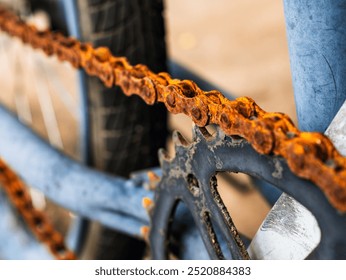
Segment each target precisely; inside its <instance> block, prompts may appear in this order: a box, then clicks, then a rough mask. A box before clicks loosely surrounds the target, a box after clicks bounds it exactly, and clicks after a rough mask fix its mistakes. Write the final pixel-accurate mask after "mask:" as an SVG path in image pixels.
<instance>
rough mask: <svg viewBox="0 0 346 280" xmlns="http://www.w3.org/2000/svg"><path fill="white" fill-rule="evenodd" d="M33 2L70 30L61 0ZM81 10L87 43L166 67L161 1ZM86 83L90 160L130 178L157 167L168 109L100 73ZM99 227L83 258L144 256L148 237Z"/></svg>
mask: <svg viewBox="0 0 346 280" xmlns="http://www.w3.org/2000/svg"><path fill="white" fill-rule="evenodd" d="M31 2H32V3H31V4H32V6H33V8H34V9H38V8H40V9H44V10H46V11H47V12H48V13H52V15H53V17H52V18H51V20H52V26H53V27H54V28H62V29H63V30H64V29H65V28H66V26H67V25H66V23H65V19H64V18H63V17H61V14H63V12H62V10H61V9H62V6H61V2H59V0H46V1H31ZM76 8H77V12H78V15H79V17H78V23H77V24H78V26H79V27H80V33H81V38H80V39H81V40H82V41H88V42H91V43H93V45H94V46H96V47H97V46H107V47H108V48H109V49H110V50H111V51H112V53H113V54H115V55H117V56H126V57H127V58H128V59H129V61H130V62H131V63H132V64H137V63H143V64H146V65H148V66H149V67H150V68H151V69H152V70H153V71H155V72H159V71H166V49H165V41H164V35H165V30H164V22H163V16H162V12H163V3H162V1H161V0H145V1H140V0H130V1H128V0H115V1H113V0H88V1H84V0H77V1H76ZM64 31H65V33H66V30H64ZM85 86H86V89H87V99H88V115H89V131H90V133H89V135H88V137H89V139H88V140H87V141H90V145H89V147H90V158H89V161H88V164H89V165H90V166H93V167H96V168H97V169H99V170H102V171H105V172H108V173H112V174H116V175H120V176H125V177H127V176H129V174H130V173H131V172H132V171H134V170H139V169H144V168H148V167H152V166H157V165H158V157H157V150H158V148H160V147H163V146H165V142H166V136H167V127H166V124H167V113H166V109H165V108H164V107H163V106H155V107H153V108H151V107H148V106H147V105H146V104H145V103H144V102H143V101H142V100H140V99H139V98H138V97H136V96H134V97H126V96H125V95H123V94H122V92H121V89H120V88H114V87H113V88H111V89H108V88H106V87H104V86H103V85H102V83H101V82H100V81H99V80H98V79H97V78H94V77H86V79H85ZM93 228H94V233H93V236H91V235H89V236H88V238H87V241H86V245H85V247H87V248H88V249H85V248H84V249H83V252H84V253H83V254H82V258H93V259H139V258H142V256H143V252H144V249H145V244H144V242H143V241H140V240H137V239H135V238H132V237H129V236H126V235H124V234H122V233H120V232H115V231H114V230H112V229H110V228H107V227H104V226H98V225H93ZM95 228H96V230H95ZM95 232H97V233H96V236H97V237H95ZM88 244H89V245H88Z"/></svg>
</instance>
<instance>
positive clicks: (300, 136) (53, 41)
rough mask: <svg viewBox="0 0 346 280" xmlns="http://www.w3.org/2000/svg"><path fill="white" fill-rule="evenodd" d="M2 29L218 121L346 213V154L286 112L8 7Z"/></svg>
mask: <svg viewBox="0 0 346 280" xmlns="http://www.w3.org/2000/svg"><path fill="white" fill-rule="evenodd" d="M0 29H2V30H3V31H5V32H7V33H8V34H9V35H11V36H15V37H17V38H19V39H21V40H22V41H23V42H24V43H27V44H30V45H31V46H32V47H33V48H36V49H41V50H42V51H43V52H45V53H46V54H47V55H48V56H51V55H56V56H57V57H58V59H59V60H61V61H68V62H70V63H71V64H72V65H73V66H74V67H76V68H83V69H84V70H85V71H86V72H87V73H88V74H89V75H92V76H97V77H99V78H100V79H101V80H102V81H103V83H104V84H105V85H106V86H107V87H112V86H114V85H117V86H120V87H121V88H122V90H123V92H124V94H125V95H127V96H130V95H133V94H135V95H138V96H140V97H141V98H142V99H143V100H144V101H145V102H146V103H147V104H149V105H153V104H155V103H156V102H162V103H164V104H165V106H166V107H167V109H168V111H169V112H171V113H173V114H178V113H183V114H185V115H187V116H189V117H190V118H191V119H192V120H193V121H194V122H195V123H196V125H198V126H200V127H203V126H206V125H208V124H217V125H219V126H220V127H221V128H222V130H223V131H224V132H225V133H226V134H227V135H230V136H240V137H243V138H245V139H246V140H247V141H248V142H250V143H251V145H252V146H253V148H254V149H255V150H256V151H257V152H259V153H261V154H267V155H269V154H271V155H276V156H281V157H283V158H285V159H286V160H287V163H288V166H289V168H290V169H291V171H292V172H293V173H294V174H296V175H297V176H299V177H301V178H305V179H308V180H310V181H312V182H313V183H314V184H316V185H317V186H318V187H319V188H320V189H321V190H322V191H323V192H324V194H325V195H326V197H327V198H328V199H329V201H330V203H331V204H332V205H333V206H334V207H335V208H336V209H338V210H339V211H341V212H345V211H346V158H344V157H342V156H341V155H340V153H339V152H338V151H337V150H336V149H335V147H334V146H333V144H332V143H331V141H330V140H329V138H328V137H326V136H324V135H323V134H321V133H314V132H312V133H309V132H302V131H299V130H298V128H296V127H295V126H294V124H293V122H292V120H291V119H290V118H289V117H288V116H287V115H285V114H282V113H268V112H265V111H264V110H262V109H261V108H260V107H259V106H258V105H257V104H256V103H255V102H254V101H253V100H252V99H251V98H248V97H240V98H237V99H235V100H234V101H231V100H228V99H227V98H226V97H224V96H223V95H222V94H221V93H220V92H219V91H216V90H213V91H209V92H205V91H203V90H201V89H200V88H199V87H198V86H197V85H196V84H195V83H194V82H193V81H190V80H178V79H173V78H171V76H170V75H169V74H168V73H163V72H162V73H158V74H155V73H153V72H151V71H150V70H149V69H148V68H147V67H146V66H145V65H142V64H138V65H135V66H132V65H130V63H129V62H128V60H127V59H126V58H124V57H115V56H113V55H112V54H111V52H110V51H109V49H107V48H105V47H99V48H93V46H92V45H91V44H90V43H82V42H79V41H78V40H76V39H74V38H71V37H65V36H63V35H62V34H61V33H58V32H51V31H49V30H46V31H39V30H37V29H36V28H35V27H34V26H30V25H27V24H26V23H25V22H24V21H23V20H21V19H20V18H19V17H18V16H16V15H15V14H13V13H12V12H10V11H8V10H6V9H5V8H0Z"/></svg>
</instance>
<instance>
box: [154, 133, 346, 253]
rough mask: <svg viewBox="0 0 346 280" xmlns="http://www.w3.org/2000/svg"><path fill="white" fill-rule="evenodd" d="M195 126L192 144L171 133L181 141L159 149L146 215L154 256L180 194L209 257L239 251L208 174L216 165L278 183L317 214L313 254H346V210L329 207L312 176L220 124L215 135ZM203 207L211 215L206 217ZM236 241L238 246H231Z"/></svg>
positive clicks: (164, 240) (161, 246) (160, 247)
mask: <svg viewBox="0 0 346 280" xmlns="http://www.w3.org/2000/svg"><path fill="white" fill-rule="evenodd" d="M195 131H196V133H197V135H198V136H197V137H196V138H195V140H194V142H193V143H191V144H190V143H187V142H186V141H185V140H181V137H177V136H176V138H178V139H180V142H179V141H178V142H176V156H175V157H174V158H173V159H169V158H166V157H165V156H164V155H161V161H162V168H163V177H162V180H161V182H160V184H159V186H158V187H157V189H156V195H155V200H154V201H155V205H154V208H153V212H152V215H151V221H152V225H151V235H150V240H151V243H152V250H153V256H154V258H157V259H163V258H165V257H166V256H167V254H168V251H167V240H168V237H169V235H168V233H169V229H170V223H171V222H170V221H171V218H172V215H173V214H172V213H174V207H175V205H176V203H177V202H178V201H180V200H181V201H183V202H184V203H185V204H186V205H187V207H188V208H189V210H190V212H191V214H192V216H193V217H194V222H195V223H196V225H197V226H198V227H199V229H200V232H201V236H202V238H203V240H204V242H205V246H206V247H207V249H208V252H209V254H210V257H211V258H222V257H223V255H222V253H227V252H228V253H230V255H232V257H233V258H240V257H241V254H240V253H239V252H242V245H240V244H241V243H238V242H234V240H237V237H238V235H237V233H236V229H235V228H234V227H233V225H232V222H231V217H230V216H229V214H228V213H227V210H226V209H225V208H224V206H223V203H222V201H221V199H220V198H219V196H218V194H217V188H216V187H215V181H214V180H213V176H214V175H215V173H216V172H218V171H231V172H242V173H246V174H249V175H251V176H255V177H258V178H261V179H264V180H266V181H268V182H269V183H271V184H273V185H275V186H277V187H278V188H279V189H280V190H282V191H283V192H285V193H286V194H288V195H289V196H291V197H293V198H294V199H296V200H297V201H298V202H299V203H301V204H302V205H304V206H305V207H306V208H307V209H308V210H309V211H311V213H312V214H313V215H314V217H315V218H316V221H317V223H318V225H319V227H320V229H321V241H320V243H319V244H318V246H317V247H316V248H315V250H314V251H313V253H312V257H313V258H318V259H345V258H346V240H345V238H344V236H345V234H346V215H345V214H342V213H340V212H339V211H337V210H336V209H335V208H333V207H332V205H331V204H330V203H329V202H328V200H327V199H326V197H325V196H324V194H323V193H322V192H321V190H319V189H318V188H316V187H315V186H314V185H313V184H312V183H311V182H309V181H307V180H303V179H300V178H298V177H297V176H295V175H294V174H293V173H292V172H291V171H290V170H289V168H288V166H287V163H286V162H285V160H284V159H283V158H280V157H275V156H266V155H261V154H259V153H257V152H256V151H255V150H254V149H253V147H252V146H251V145H250V144H249V143H248V142H247V141H246V140H244V139H235V138H231V137H228V136H225V134H224V133H223V132H222V131H220V130H219V131H218V133H217V135H214V136H211V135H208V134H207V133H206V132H204V133H202V132H198V131H199V129H195ZM203 134H204V135H203ZM176 141H177V140H176ZM192 174H193V177H192V176H191V175H192ZM215 190H216V191H215ZM206 213H207V215H209V218H210V219H209V218H208V219H205V215H206ZM209 220H211V221H214V225H215V224H216V225H217V226H218V228H220V229H221V232H222V236H223V239H225V240H226V243H227V245H228V249H227V251H225V252H222V251H221V246H218V245H217V244H216V243H217V242H216V238H215V236H214V233H215V229H214V230H213V228H214V227H213V226H211V224H210V222H209ZM290 230H292V228H290ZM213 232H214V233H213ZM235 243H237V244H238V245H240V247H239V246H234V245H235ZM313 243H314V242H313ZM314 244H315V243H314ZM312 247H313V246H312Z"/></svg>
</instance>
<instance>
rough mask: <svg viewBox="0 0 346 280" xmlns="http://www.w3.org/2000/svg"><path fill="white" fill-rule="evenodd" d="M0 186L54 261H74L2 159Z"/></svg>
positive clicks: (62, 239)
mask: <svg viewBox="0 0 346 280" xmlns="http://www.w3.org/2000/svg"><path fill="white" fill-rule="evenodd" d="M0 185H1V186H2V187H3V189H4V190H5V192H6V194H7V196H8V197H9V199H10V201H11V202H12V204H13V205H14V206H15V207H16V208H17V209H18V211H19V213H20V215H21V216H22V217H23V219H24V220H25V222H26V223H27V224H28V226H29V227H30V229H31V230H32V231H33V233H34V235H35V237H36V238H37V239H38V240H39V241H41V242H42V243H44V244H45V245H46V246H47V247H48V249H49V251H50V252H51V253H52V254H53V256H54V257H55V258H56V259H59V260H73V259H76V257H75V255H74V253H73V252H72V251H70V250H69V249H67V247H66V245H65V242H64V238H63V236H62V235H61V234H60V233H59V232H58V231H56V230H55V229H54V227H53V225H52V224H51V222H50V221H49V220H48V218H47V216H46V215H45V214H44V213H43V212H42V211H39V210H37V209H35V208H34V206H33V204H32V200H31V196H30V194H29V192H28V190H27V187H26V185H24V183H23V182H22V181H21V180H20V179H19V178H18V176H17V175H16V174H15V173H14V172H13V171H12V170H11V169H10V168H9V167H8V166H7V165H6V163H5V162H4V161H3V160H2V159H0Z"/></svg>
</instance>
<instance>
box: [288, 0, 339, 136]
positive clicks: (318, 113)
mask: <svg viewBox="0 0 346 280" xmlns="http://www.w3.org/2000/svg"><path fill="white" fill-rule="evenodd" d="M284 10H285V18H286V30H287V38H288V46H289V52H290V63H291V72H292V79H293V87H294V95H295V101H296V110H297V115H298V122H299V127H300V129H301V130H304V131H319V132H324V131H325V130H326V128H327V127H328V125H329V124H330V122H331V121H332V119H333V117H334V116H335V114H336V113H337V112H338V110H339V108H340V107H341V105H342V104H343V102H344V100H345V99H346V79H345V77H346V2H345V1H344V0H305V1H295V0H284Z"/></svg>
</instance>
